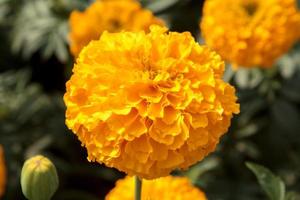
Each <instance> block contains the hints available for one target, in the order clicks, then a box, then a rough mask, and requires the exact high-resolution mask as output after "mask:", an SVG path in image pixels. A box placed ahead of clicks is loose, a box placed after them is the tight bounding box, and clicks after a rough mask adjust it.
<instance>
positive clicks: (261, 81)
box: [0, 0, 300, 200]
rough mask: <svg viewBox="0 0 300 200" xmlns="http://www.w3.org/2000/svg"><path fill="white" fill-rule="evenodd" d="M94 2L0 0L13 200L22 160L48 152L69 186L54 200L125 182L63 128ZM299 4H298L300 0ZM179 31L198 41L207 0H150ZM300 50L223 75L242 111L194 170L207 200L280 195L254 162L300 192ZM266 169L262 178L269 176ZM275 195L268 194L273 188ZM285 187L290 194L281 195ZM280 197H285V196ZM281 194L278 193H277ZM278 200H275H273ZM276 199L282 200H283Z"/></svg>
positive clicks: (4, 130)
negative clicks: (72, 51) (74, 14)
mask: <svg viewBox="0 0 300 200" xmlns="http://www.w3.org/2000/svg"><path fill="white" fill-rule="evenodd" d="M90 2H91V1H88V0H85V1H83V0H0V30H1V32H0V38H1V46H0V54H1V58H0V71H1V74H0V143H1V144H2V145H3V146H4V149H5V154H6V159H7V164H8V167H7V168H8V170H9V172H8V173H9V174H8V175H9V176H8V179H9V180H8V186H7V189H6V194H5V197H4V199H22V198H23V197H22V195H21V191H20V186H19V174H20V170H21V165H22V163H23V161H24V160H25V159H26V158H28V157H29V156H31V155H35V154H38V153H43V154H44V155H47V156H48V157H49V158H50V159H51V160H52V161H53V162H54V163H55V165H56V166H57V170H58V174H59V177H60V183H61V184H60V188H59V189H58V192H57V194H56V196H55V197H54V199H58V200H60V199H64V200H68V199H72V200H74V199H75V200H76V199H87V200H89V199H91V200H93V199H99V198H101V197H104V196H105V194H106V193H107V192H108V191H109V190H110V189H111V188H113V185H114V181H115V180H116V179H117V178H119V177H120V176H121V174H120V173H118V172H116V171H115V170H112V169H108V168H105V167H103V166H102V165H96V164H91V163H88V162H87V161H86V158H85V157H86V152H84V150H83V148H81V147H80V144H79V143H78V141H77V139H76V138H75V137H74V136H73V134H71V133H70V132H69V131H68V130H67V128H66V127H65V124H64V120H65V118H64V112H65V107H64V105H63V102H62V96H63V94H64V90H65V89H64V81H65V80H67V79H68V76H69V75H70V74H69V72H70V71H71V66H72V63H73V58H72V57H71V56H70V55H69V47H68V39H67V34H68V23H67V20H68V16H69V13H70V12H71V11H72V10H74V9H79V10H82V9H84V8H85V7H86V6H88V4H89V3H90ZM298 2H299V1H298ZM142 4H143V5H144V6H145V7H147V8H149V9H152V10H153V11H154V12H155V13H156V14H157V15H158V17H162V18H163V19H165V20H166V21H167V25H168V26H169V27H170V28H171V30H172V31H190V32H192V34H193V35H194V36H195V37H196V38H197V40H199V41H202V39H201V38H200V37H199V24H198V22H199V20H200V18H201V6H202V4H203V1H199V0H185V1H179V0H164V1H160V0H155V1H154V0H153V1H151V0H142ZM299 69H300V44H297V45H295V46H294V47H293V49H291V50H290V52H289V53H288V54H286V55H284V56H283V57H282V58H281V59H280V60H279V61H278V62H277V63H276V65H275V66H274V68H272V69H269V70H260V69H251V70H248V69H247V70H246V69H238V70H231V68H230V66H229V64H228V67H227V69H226V75H225V77H224V79H226V80H227V81H229V82H230V83H231V84H234V85H235V86H236V87H237V94H238V96H239V103H240V104H241V113H240V115H239V116H237V117H235V118H234V120H233V122H232V124H233V125H232V127H231V128H230V130H229V133H228V134H226V135H225V136H224V137H223V138H222V140H221V142H220V144H219V145H218V148H217V151H216V152H215V153H214V154H212V155H210V156H209V157H208V158H206V159H205V160H204V161H203V162H200V163H199V164H197V165H195V166H193V167H192V168H190V170H188V171H185V172H175V174H184V175H186V176H188V177H189V178H190V179H191V180H192V181H193V182H194V183H195V184H196V185H197V186H200V187H201V188H202V189H203V190H204V191H205V193H206V194H207V195H208V199H212V200H214V199H223V200H241V199H242V200H261V199H267V197H268V196H272V195H274V194H275V193H276V192H279V191H280V190H276V191H275V193H273V192H272V193H271V192H267V194H268V196H266V195H265V192H264V190H262V189H261V188H260V187H259V184H258V183H257V181H256V179H255V177H254V176H253V174H251V171H250V170H248V169H247V168H246V166H245V164H244V163H245V162H246V161H251V162H255V163H261V164H262V165H264V166H265V167H266V168H268V169H270V171H272V172H274V173H275V174H278V176H279V177H281V180H280V179H279V178H278V177H277V176H273V175H272V174H270V171H269V170H265V168H262V167H260V166H256V165H253V164H252V165H251V164H250V166H251V167H250V168H252V169H253V170H254V171H255V174H256V175H257V176H258V179H259V180H260V183H261V184H263V188H269V187H272V186H270V185H272V184H270V183H269V182H265V181H262V180H264V179H262V178H261V176H262V175H261V173H264V174H267V177H270V179H272V180H274V181H275V182H277V183H276V184H274V185H279V186H280V188H281V189H282V188H283V186H282V185H283V183H284V185H285V186H284V187H285V188H286V191H288V192H286V193H285V199H284V200H298V199H299V193H300V189H299V188H300V173H299V169H300V156H299V155H300V137H299V136H298V134H299V133H300V84H299V82H300V70H299ZM261 171H262V172H261ZM268 191H269V190H268ZM281 191H282V190H281ZM278 197H280V195H276V198H278ZM274 198H275V197H274ZM272 200H273V199H272ZM276 200H277V199H276Z"/></svg>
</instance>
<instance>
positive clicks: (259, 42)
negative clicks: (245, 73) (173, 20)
mask: <svg viewBox="0 0 300 200" xmlns="http://www.w3.org/2000/svg"><path fill="white" fill-rule="evenodd" d="M299 27H300V14H299V12H297V7H296V2H295V0H263V1H262V0H207V1H205V5H204V10H203V18H202V22H201V30H202V35H203V37H204V39H205V41H206V43H207V44H208V45H209V46H210V47H212V48H213V49H214V50H216V51H217V52H218V53H219V54H220V55H221V56H222V57H223V58H224V59H225V60H227V61H229V62H231V63H232V64H233V65H234V66H235V67H237V66H243V67H264V68H268V67H271V66H272V65H273V64H274V62H275V61H276V59H277V58H279V57H280V56H281V55H282V54H284V53H286V52H287V51H288V50H289V49H290V48H291V46H292V45H293V44H294V43H295V42H296V41H297V39H299V34H300V28H299Z"/></svg>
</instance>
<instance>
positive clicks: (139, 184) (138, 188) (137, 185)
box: [134, 176, 142, 200]
mask: <svg viewBox="0 0 300 200" xmlns="http://www.w3.org/2000/svg"><path fill="white" fill-rule="evenodd" d="M134 196H135V198H134V199H135V200H141V199H142V180H141V179H139V177H137V176H135V195H134Z"/></svg>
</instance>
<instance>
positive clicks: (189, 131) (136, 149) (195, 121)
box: [64, 26, 239, 179]
mask: <svg viewBox="0 0 300 200" xmlns="http://www.w3.org/2000/svg"><path fill="white" fill-rule="evenodd" d="M223 71H224V62H223V61H222V59H221V57H220V56H219V55H218V54H217V53H215V52H213V51H211V50H210V49H209V48H208V47H205V46H200V45H199V44H198V43H197V42H195V40H194V38H193V37H192V35H191V34H190V33H189V32H184V33H177V32H167V29H166V28H163V27H160V26H151V27H150V33H145V32H144V31H140V32H120V33H108V32H104V33H103V34H102V36H101V38H100V40H98V41H92V42H91V43H89V45H88V46H87V47H85V48H84V49H83V50H82V51H81V53H80V55H79V57H78V59H77V63H76V64H75V65H74V68H73V75H72V77H71V79H70V80H69V81H68V82H67V84H66V87H67V91H66V94H65V96H64V101H65V104H66V107H67V111H66V124H67V126H68V127H69V128H70V129H71V130H72V131H73V132H74V133H75V134H76V135H77V136H78V138H79V140H80V141H81V142H82V145H83V146H85V147H86V148H87V152H88V160H90V161H97V162H99V163H104V164H105V165H107V166H109V167H115V168H117V169H119V170H120V171H124V172H126V173H127V174H129V175H138V176H139V177H142V178H146V179H153V178H157V177H161V176H167V175H168V174H169V173H170V172H171V171H172V170H174V169H176V168H180V169H186V168H188V167H189V166H190V165H192V164H194V163H196V162H197V161H200V160H202V159H203V158H204V157H205V156H206V155H207V154H209V153H210V152H212V151H214V149H215V147H216V145H217V143H218V142H219V139H220V137H221V136H222V135H223V134H224V133H225V132H226V131H227V129H228V128H229V126H230V121H231V118H232V116H233V114H234V113H238V112H239V104H237V103H236V100H237V97H236V96H235V89H234V87H232V86H231V85H229V84H228V83H226V82H224V81H223V80H222V75H223Z"/></svg>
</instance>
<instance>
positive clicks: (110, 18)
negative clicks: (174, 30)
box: [69, 0, 163, 57]
mask: <svg viewBox="0 0 300 200" xmlns="http://www.w3.org/2000/svg"><path fill="white" fill-rule="evenodd" d="M69 24H70V29H71V31H70V33H69V39H70V44H71V52H72V54H73V55H74V56H75V57H77V56H78V54H79V52H80V51H81V49H82V48H83V47H84V46H86V45H87V44H88V43H89V42H90V41H91V40H96V39H97V40H98V39H99V38H100V35H101V34H102V32H103V31H105V30H107V31H109V32H119V31H121V30H127V31H141V30H144V31H149V26H150V25H152V24H159V25H163V22H162V21H161V20H159V19H158V18H156V17H154V16H153V14H152V13H151V11H149V10H146V9H143V8H142V7H141V5H140V4H139V3H138V1H136V0H98V1H96V2H94V3H93V4H91V6H90V7H88V8H87V9H86V10H85V11H84V12H79V11H73V12H72V13H71V16H70V19H69Z"/></svg>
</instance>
